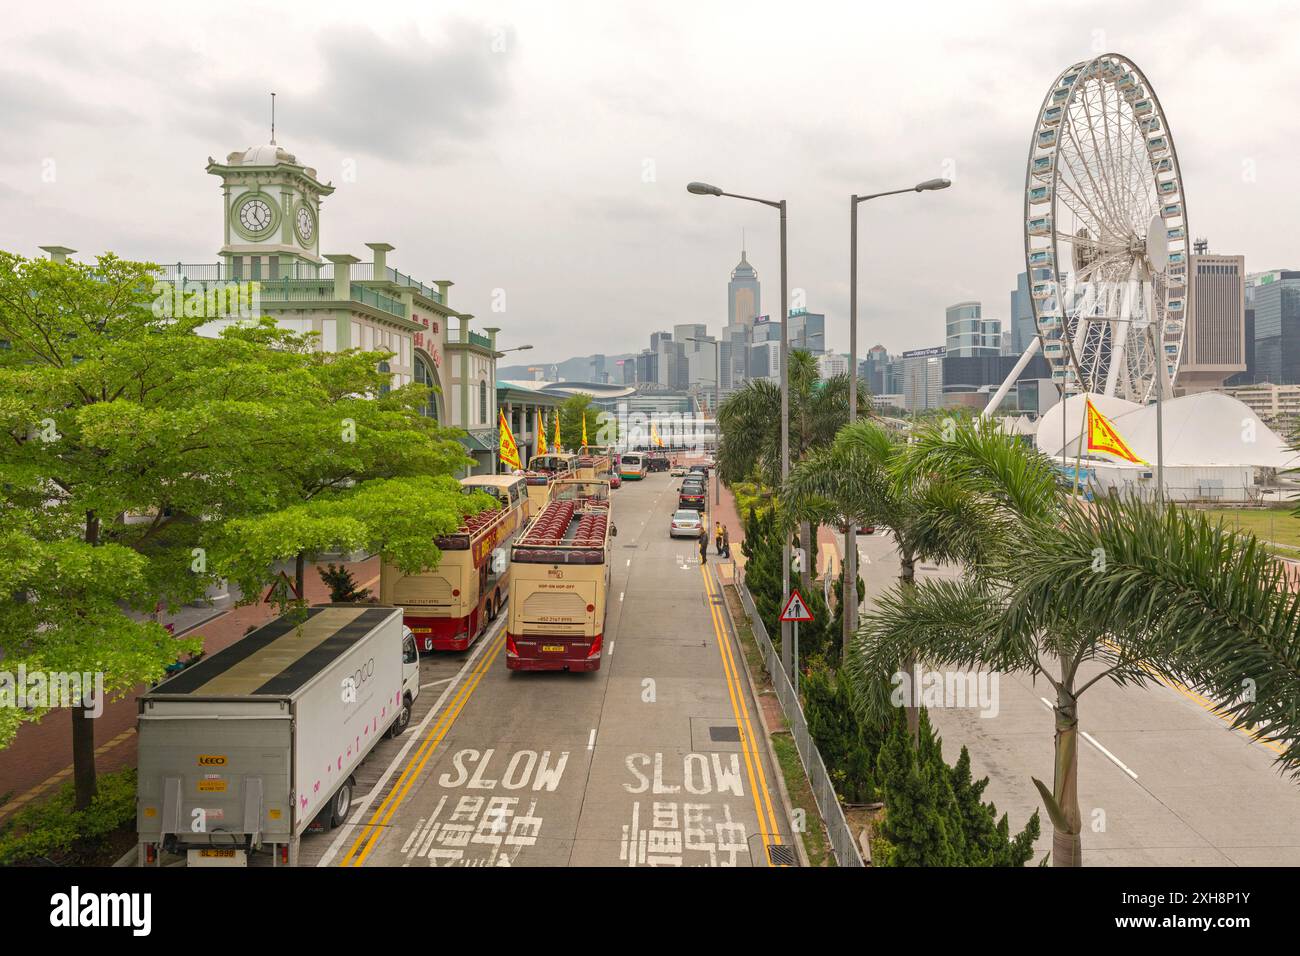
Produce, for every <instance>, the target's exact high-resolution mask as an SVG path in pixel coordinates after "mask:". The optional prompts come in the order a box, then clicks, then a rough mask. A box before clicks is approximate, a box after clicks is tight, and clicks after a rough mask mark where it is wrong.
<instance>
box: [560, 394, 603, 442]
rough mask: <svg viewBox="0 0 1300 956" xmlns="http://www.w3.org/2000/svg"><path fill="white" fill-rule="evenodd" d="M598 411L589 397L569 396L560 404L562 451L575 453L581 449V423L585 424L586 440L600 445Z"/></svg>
mask: <svg viewBox="0 0 1300 956" xmlns="http://www.w3.org/2000/svg"><path fill="white" fill-rule="evenodd" d="M599 417H600V410H599V409H597V408H596V407H594V406H593V405H592V404H591V396H590V395H570V396H569V397H568V398H566V399H565V400H564V401H563V402H562V403H561V404H560V439H561V440H562V441H563V442H564V450H565V451H572V452H576V451H577V450H578V449H579V448H581V447H582V423H583V421H586V423H587V438H588V439H589V440H590V442H591V443H592V444H593V445H598V444H600V427H601V426H600V421H599Z"/></svg>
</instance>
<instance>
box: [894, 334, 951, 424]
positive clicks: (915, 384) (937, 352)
mask: <svg viewBox="0 0 1300 956" xmlns="http://www.w3.org/2000/svg"><path fill="white" fill-rule="evenodd" d="M946 352H947V349H946V348H944V347H943V346H942V345H940V346H936V347H934V348H929V349H912V350H911V351H910V352H904V353H903V354H902V356H901V360H902V372H903V387H902V395H903V407H904V408H905V409H907V411H909V412H920V411H924V410H926V409H928V408H940V407H942V405H943V357H944V355H945V353H946Z"/></svg>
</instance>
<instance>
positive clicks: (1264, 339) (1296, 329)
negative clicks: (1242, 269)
mask: <svg viewBox="0 0 1300 956" xmlns="http://www.w3.org/2000/svg"><path fill="white" fill-rule="evenodd" d="M1247 281H1248V282H1249V283H1250V284H1251V286H1253V292H1252V297H1253V299H1254V302H1255V310H1254V311H1255V377H1256V379H1257V380H1258V381H1261V382H1271V383H1273V384H1274V385H1295V384H1300V271H1296V270H1291V269H1277V270H1274V271H1272V272H1263V273H1258V274H1255V275H1251V276H1248V277H1247Z"/></svg>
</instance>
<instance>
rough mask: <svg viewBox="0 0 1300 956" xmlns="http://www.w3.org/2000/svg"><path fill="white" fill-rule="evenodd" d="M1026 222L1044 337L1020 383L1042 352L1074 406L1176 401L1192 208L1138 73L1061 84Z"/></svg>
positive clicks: (1103, 70)
mask: <svg viewBox="0 0 1300 956" xmlns="http://www.w3.org/2000/svg"><path fill="white" fill-rule="evenodd" d="M1024 209H1025V215H1024V226H1025V273H1026V275H1027V276H1028V278H1029V291H1030V299H1031V301H1032V303H1033V313H1034V323H1035V327H1036V329H1037V333H1038V334H1037V336H1036V338H1035V339H1034V340H1033V342H1032V343H1031V344H1030V348H1029V349H1028V351H1027V352H1026V356H1025V357H1024V358H1022V361H1021V363H1020V365H1019V366H1018V368H1017V371H1016V372H1015V373H1013V374H1014V375H1018V374H1019V369H1020V368H1023V365H1024V364H1025V363H1026V362H1027V361H1028V358H1029V357H1030V356H1031V355H1032V353H1033V352H1034V351H1036V350H1037V349H1038V348H1041V349H1042V352H1043V355H1044V357H1045V358H1046V359H1047V361H1048V364H1049V366H1050V367H1051V371H1052V380H1053V381H1054V382H1055V383H1056V384H1057V385H1058V387H1060V388H1061V389H1062V390H1063V391H1064V392H1066V393H1070V392H1079V391H1084V392H1093V393H1101V394H1105V395H1114V396H1118V397H1120V398H1125V399H1128V400H1129V401H1133V402H1138V403H1145V402H1147V401H1148V400H1149V399H1150V398H1151V397H1152V396H1153V395H1154V394H1155V392H1154V390H1155V389H1156V388H1157V387H1159V388H1160V389H1161V392H1162V394H1163V395H1166V396H1167V395H1170V394H1172V388H1173V384H1174V381H1175V380H1176V378H1177V376H1178V366H1179V362H1180V359H1181V353H1182V346H1183V325H1184V302H1185V299H1186V295H1185V293H1186V285H1187V264H1188V262H1187V260H1188V254H1187V249H1188V231H1187V208H1186V198H1185V196H1184V193H1183V181H1182V175H1181V173H1180V171H1179V168H1178V154H1177V153H1176V152H1175V151H1174V140H1173V136H1172V135H1171V133H1170V131H1169V126H1168V123H1167V121H1166V119H1165V114H1164V110H1163V109H1161V106H1160V101H1159V100H1158V99H1156V94H1155V91H1154V90H1153V89H1152V88H1151V84H1150V83H1149V82H1147V79H1146V77H1145V76H1143V74H1142V71H1141V70H1139V69H1138V68H1137V66H1135V65H1134V64H1133V63H1132V62H1131V61H1130V60H1128V59H1126V58H1125V57H1123V56H1120V55H1118V54H1115V53H1108V54H1105V55H1103V56H1099V57H1097V58H1095V59H1093V60H1085V61H1083V62H1080V63H1076V64H1074V65H1073V66H1071V67H1070V68H1069V69H1068V70H1065V71H1064V72H1063V73H1061V75H1060V76H1058V77H1057V78H1056V81H1055V82H1054V83H1053V84H1052V86H1051V88H1050V89H1049V90H1048V91H1047V96H1046V97H1044V99H1043V105H1042V108H1041V109H1040V110H1039V114H1038V118H1037V121H1036V122H1035V124H1034V136H1033V141H1032V142H1031V143H1030V148H1029V161H1028V165H1027V168H1026V171H1025V205H1024ZM1009 384H1010V380H1008V382H1007V383H1006V385H1009ZM1006 385H1004V388H1003V390H1002V391H1003V392H1005V388H1006ZM997 400H998V401H1000V396H999V398H998V399H997ZM990 404H991V405H992V403H990Z"/></svg>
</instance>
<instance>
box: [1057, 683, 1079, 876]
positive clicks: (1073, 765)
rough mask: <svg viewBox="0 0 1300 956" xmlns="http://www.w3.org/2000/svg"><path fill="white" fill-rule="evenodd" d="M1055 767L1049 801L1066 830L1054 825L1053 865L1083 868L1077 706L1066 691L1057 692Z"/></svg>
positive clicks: (1063, 687) (1062, 688) (1071, 694)
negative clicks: (1052, 800)
mask: <svg viewBox="0 0 1300 956" xmlns="http://www.w3.org/2000/svg"><path fill="white" fill-rule="evenodd" d="M1053 713H1054V714H1055V716H1056V767H1055V773H1054V776H1053V779H1052V797H1053V798H1054V799H1055V800H1056V805H1057V806H1058V807H1059V808H1060V810H1061V815H1062V816H1063V817H1064V818H1065V823H1066V827H1065V828H1064V829H1062V828H1061V827H1060V826H1058V825H1056V824H1053V827H1052V865H1053V866H1083V841H1082V838H1081V836H1080V833H1081V831H1082V830H1083V822H1082V816H1081V815H1080V813H1079V702H1078V700H1076V699H1075V697H1074V694H1073V693H1072V692H1071V691H1070V690H1069V688H1067V687H1065V686H1062V687H1061V688H1060V690H1058V691H1057V692H1056V707H1054V708H1053Z"/></svg>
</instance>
